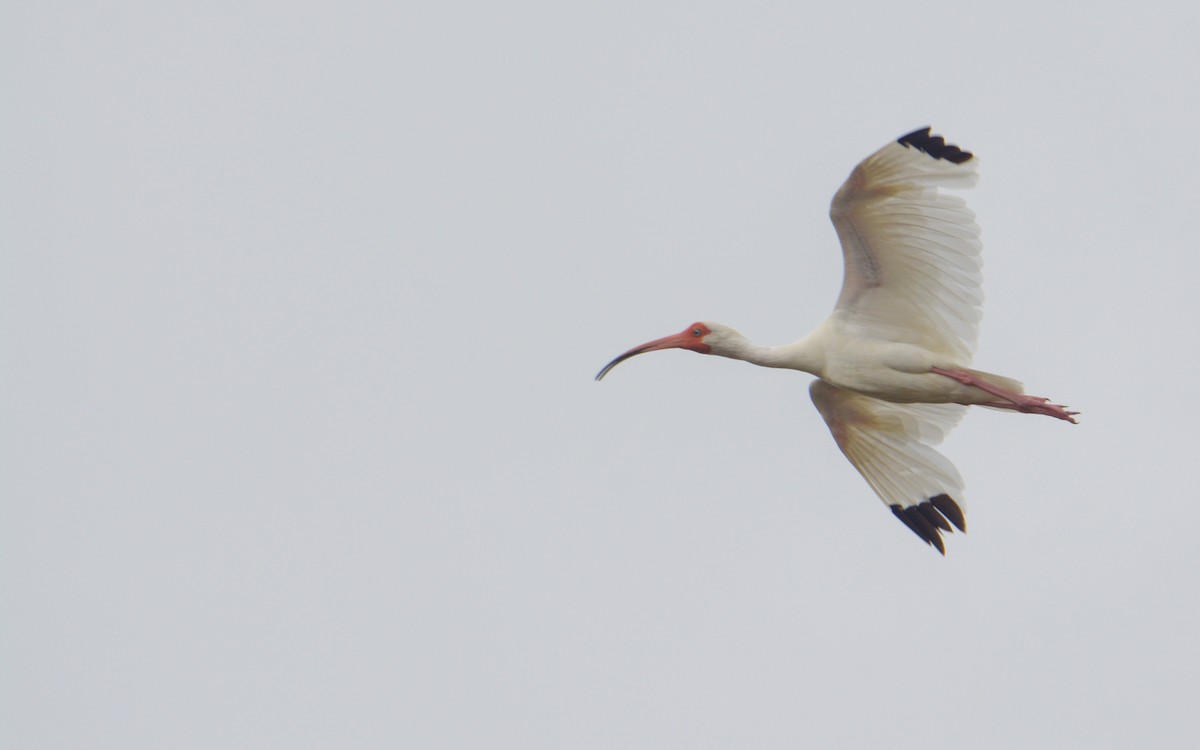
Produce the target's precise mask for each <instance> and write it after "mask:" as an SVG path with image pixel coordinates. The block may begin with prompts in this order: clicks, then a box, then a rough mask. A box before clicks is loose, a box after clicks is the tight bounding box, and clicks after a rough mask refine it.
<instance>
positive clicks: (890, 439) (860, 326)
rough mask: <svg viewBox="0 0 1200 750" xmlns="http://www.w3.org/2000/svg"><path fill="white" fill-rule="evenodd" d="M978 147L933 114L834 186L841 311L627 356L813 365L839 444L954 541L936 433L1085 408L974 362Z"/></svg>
mask: <svg viewBox="0 0 1200 750" xmlns="http://www.w3.org/2000/svg"><path fill="white" fill-rule="evenodd" d="M977 164H978V160H977V159H975V157H974V155H972V154H971V153H970V152H967V151H963V150H961V149H959V148H958V147H957V146H952V145H948V144H946V143H945V141H944V140H943V139H942V138H941V137H940V136H935V135H931V134H930V130H929V128H923V129H921V130H917V131H914V132H912V133H909V134H907V135H905V136H902V137H901V138H899V139H898V140H897V141H895V142H893V143H889V144H888V145H886V146H884V147H883V148H881V149H880V150H879V151H877V152H875V153H874V154H872V155H871V156H869V157H867V158H866V159H864V160H863V161H862V162H861V163H860V164H859V165H858V166H856V167H855V168H854V171H852V172H851V173H850V177H849V178H847V180H846V182H845V183H843V184H842V186H841V188H840V189H839V190H838V192H837V194H836V195H835V196H834V199H833V204H832V206H831V207H830V212H829V213H830V218H831V219H832V220H833V224H834V227H835V228H836V229H837V234H838V237H839V239H840V240H841V243H842V252H843V256H844V259H845V276H844V278H843V283H842V291H841V294H840V295H839V296H838V300H837V303H836V305H835V306H834V310H833V313H832V314H831V315H830V316H829V317H828V318H827V319H826V320H825V322H824V323H822V324H821V325H820V326H818V327H817V329H816V330H814V331H813V332H812V333H810V334H809V335H808V336H805V337H804V338H802V339H800V340H799V341H797V342H795V343H792V344H786V345H783V346H775V347H764V346H759V345H757V344H753V343H751V342H750V341H748V340H747V339H746V338H745V337H743V336H742V335H741V334H739V333H738V332H737V331H735V330H733V329H731V328H729V327H728V326H724V325H721V324H719V323H694V324H692V325H691V326H688V328H687V329H685V330H684V331H682V332H681V333H678V334H674V335H672V336H667V337H665V338H662V339H657V340H655V341H651V342H649V343H647V344H643V345H642V346H639V347H635V348H633V349H630V350H629V351H627V352H625V353H624V354H622V355H621V356H619V357H617V358H616V359H614V360H613V361H612V362H610V363H609V364H608V365H607V366H605V367H604V369H602V370H601V371H600V373H599V374H598V375H597V376H596V379H597V380H599V379H601V378H603V377H604V376H605V375H606V374H607V373H608V371H609V370H611V369H612V368H613V367H614V366H616V365H617V364H618V363H620V362H622V361H624V360H625V359H628V358H629V357H632V356H634V355H637V354H642V353H644V352H648V351H655V350H660V349H672V348H682V349H690V350H692V351H696V352H700V353H703V354H717V355H720V356H724V357H731V358H734V359H741V360H745V361H748V362H752V363H754V364H758V365H762V366H765V367H785V368H790V369H795V370H802V371H804V372H808V373H812V374H813V375H816V376H817V377H818V378H819V379H818V380H816V381H814V382H813V384H812V386H811V388H810V393H811V395H812V399H813V403H814V404H815V405H816V407H817V410H818V411H819V412H820V413H821V416H822V417H823V418H824V419H825V422H826V424H827V425H829V430H830V432H831V433H832V434H833V437H834V440H836V441H837V444H838V447H839V448H841V450H842V452H843V453H844V454H845V455H846V457H847V458H848V459H849V460H850V462H851V463H852V464H853V465H854V466H855V468H857V469H858V470H859V472H860V473H862V475H863V477H864V478H865V479H866V480H867V483H868V484H869V485H870V486H871V488H872V489H874V490H875V493H876V494H877V495H879V497H880V498H881V499H882V500H883V502H884V503H886V504H887V505H888V506H889V507H890V508H891V510H892V512H893V513H894V514H895V515H896V516H897V517H898V518H899V519H900V520H901V521H903V522H904V523H905V525H907V526H908V527H909V528H910V529H912V531H913V532H914V533H915V534H917V536H919V537H921V539H923V540H924V541H926V542H927V543H928V544H930V545H933V546H934V547H936V548H937V549H938V550H939V551H940V552H942V553H943V554H944V553H945V546H944V544H943V541H942V537H941V532H943V531H945V532H949V531H951V530H952V529H951V524H953V526H954V527H957V528H958V529H959V530H961V531H965V530H966V521H965V517H964V515H963V512H962V506H963V494H962V493H963V482H962V477H960V476H959V473H958V471H957V470H956V469H955V468H954V466H953V464H951V463H950V461H949V460H948V459H946V457H945V456H943V455H942V454H940V453H938V452H937V451H936V450H934V448H933V447H932V446H934V445H937V444H938V443H940V442H941V440H942V438H943V437H944V436H945V435H946V433H948V432H949V431H950V430H951V429H953V427H954V426H955V425H956V424H957V423H958V421H959V420H960V419H962V417H963V415H964V413H965V412H966V406H967V405H972V404H977V405H983V406H990V407H995V408H999V409H1011V410H1016V411H1021V412H1026V413H1034V414H1045V415H1047V416H1052V417H1056V418H1058V419H1064V420H1067V421H1070V422H1074V421H1075V420H1074V418H1073V417H1074V414H1076V412H1070V411H1067V410H1066V409H1065V408H1064V407H1062V406H1060V405H1057V404H1051V403H1049V401H1048V400H1047V399H1044V398H1040V397H1037V396H1028V395H1025V393H1024V389H1023V388H1022V386H1021V384H1020V383H1019V382H1018V381H1016V380H1012V379H1011V378H1006V377H1003V376H1000V375H994V374H992V373H987V372H982V371H979V370H973V369H970V364H971V357H972V354H973V352H974V350H975V343H976V338H977V335H978V331H979V321H980V318H981V311H980V308H981V305H982V302H983V293H982V290H981V287H980V267H981V262H980V257H979V254H980V250H981V247H982V245H981V243H980V241H979V227H978V226H977V225H976V224H975V216H974V214H973V213H971V211H970V209H968V208H967V206H966V204H965V203H964V202H963V200H962V199H961V198H958V197H957V196H952V195H946V194H945V193H943V192H941V188H967V187H971V186H972V185H974V184H975V180H976V172H975V169H976V166H977Z"/></svg>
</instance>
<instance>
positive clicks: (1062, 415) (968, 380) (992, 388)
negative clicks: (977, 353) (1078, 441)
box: [930, 367, 1079, 424]
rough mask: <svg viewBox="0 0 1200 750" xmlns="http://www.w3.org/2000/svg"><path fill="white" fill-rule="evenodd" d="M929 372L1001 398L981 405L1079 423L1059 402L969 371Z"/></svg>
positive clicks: (1074, 412)
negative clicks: (1001, 400) (1021, 390)
mask: <svg viewBox="0 0 1200 750" xmlns="http://www.w3.org/2000/svg"><path fill="white" fill-rule="evenodd" d="M930 372H933V373H936V374H938V375H944V376H945V377H948V378H950V379H952V380H957V381H958V382H960V383H962V384H963V385H969V386H972V387H975V388H978V389H979V390H981V391H986V392H987V393H990V394H992V395H993V396H996V397H997V398H1000V399H1003V402H1001V403H990V404H981V406H993V407H996V408H997V409H1013V410H1014V411H1019V412H1024V413H1026V414H1045V415H1046V416H1048V417H1054V418H1056V419H1065V420H1066V421H1068V422H1070V423H1071V424H1079V423H1078V422H1076V421H1075V415H1076V414H1078V413H1079V412H1077V411H1067V407H1065V406H1062V405H1060V404H1052V403H1050V399H1048V398H1042V397H1041V396H1027V395H1025V394H1024V393H1016V392H1014V391H1010V390H1008V389H1007V388H1001V387H1000V386H998V385H995V384H994V383H989V382H987V381H985V380H981V379H980V378H977V377H975V376H974V375H972V374H971V373H969V372H963V371H962V370H943V369H942V368H940V367H931V368H930Z"/></svg>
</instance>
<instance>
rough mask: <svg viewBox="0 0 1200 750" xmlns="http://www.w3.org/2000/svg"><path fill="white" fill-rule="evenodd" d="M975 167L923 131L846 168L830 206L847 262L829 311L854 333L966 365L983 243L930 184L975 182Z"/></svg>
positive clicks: (959, 205) (954, 204) (966, 155)
mask: <svg viewBox="0 0 1200 750" xmlns="http://www.w3.org/2000/svg"><path fill="white" fill-rule="evenodd" d="M977 163H978V159H976V158H975V157H974V155H972V154H971V153H970V152H968V151H963V150H961V149H959V148H958V147H957V146H952V145H948V144H947V143H946V142H945V141H944V140H943V139H942V138H941V136H936V135H930V132H929V128H923V129H922V130H917V131H914V132H912V133H909V134H908V135H906V136H903V137H902V138H900V139H899V140H897V141H896V142H895V143H889V144H888V145H886V146H884V147H883V148H881V149H879V150H878V151H876V152H875V153H874V154H872V155H871V156H869V157H867V158H866V159H864V160H863V161H862V163H860V164H859V165H858V166H857V167H855V168H854V171H853V172H851V173H850V177H849V178H848V179H847V180H846V182H845V183H843V184H842V187H841V189H839V190H838V192H837V195H835V196H834V198H833V204H832V206H831V207H830V210H829V215H830V218H831V219H833V225H834V227H835V228H836V229H837V233H838V237H839V238H840V239H841V241H842V252H843V255H844V256H845V264H846V267H845V277H844V279H843V282H842V293H841V296H839V297H838V301H837V305H836V307H835V309H834V317H836V318H839V319H840V321H841V322H842V323H844V324H846V325H848V326H849V327H850V328H851V330H852V331H853V332H855V333H856V334H858V335H861V336H865V337H870V338H878V339H883V340H887V341H896V342H903V343H909V344H916V345H918V346H922V347H924V348H926V349H930V350H932V351H935V352H940V353H944V354H947V355H950V356H952V357H953V358H954V359H955V360H956V361H957V362H958V363H959V364H961V365H967V364H969V363H970V360H971V355H972V353H973V352H974V349H975V339H976V337H977V335H978V330H979V320H980V318H981V317H982V316H981V312H980V306H981V305H982V303H983V291H982V289H981V288H980V273H979V269H980V267H981V262H980V258H979V251H980V249H981V248H982V243H980V241H979V227H978V226H977V225H976V224H975V215H974V214H973V213H971V211H970V209H968V208H967V206H966V204H965V203H964V202H963V201H962V199H960V198H957V197H954V196H950V195H944V194H942V193H941V192H940V191H939V190H938V188H939V187H958V188H966V187H970V186H972V185H974V184H975V180H976V179H977V176H976V174H975V166H976V164H977Z"/></svg>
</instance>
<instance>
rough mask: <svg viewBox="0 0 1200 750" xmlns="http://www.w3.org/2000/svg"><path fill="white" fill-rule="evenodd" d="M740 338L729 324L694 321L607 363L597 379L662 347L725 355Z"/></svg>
mask: <svg viewBox="0 0 1200 750" xmlns="http://www.w3.org/2000/svg"><path fill="white" fill-rule="evenodd" d="M739 339H741V335H740V334H738V332H737V331H735V330H733V329H732V328H730V327H729V326H723V325H721V324H720V323H692V324H691V325H690V326H688V327H687V328H685V329H683V330H682V331H680V332H679V333H673V334H671V335H670V336H664V337H663V338H661V339H655V340H654V341H650V342H648V343H645V344H642V345H641V346H635V347H634V348H632V349H630V350H629V351H627V352H625V353H624V354H622V355H621V356H619V357H617V358H616V359H614V360H613V361H612V362H609V363H608V364H607V365H605V366H604V369H603V370H601V371H600V372H599V373H598V374H597V375H596V380H600V379H601V378H603V377H604V376H605V375H607V374H608V371H609V370H611V369H612V368H614V367H616V366H617V365H619V364H621V363H622V362H624V361H625V360H627V359H629V358H630V357H633V356H635V355H638V354H645V353H646V352H656V351H658V350H660V349H690V350H691V351H694V352H699V353H700V354H721V355H724V354H725V353H726V350H727V349H729V347H730V345H731V344H732V342H734V341H736V340H739Z"/></svg>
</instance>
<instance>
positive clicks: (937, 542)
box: [809, 380, 967, 554]
mask: <svg viewBox="0 0 1200 750" xmlns="http://www.w3.org/2000/svg"><path fill="white" fill-rule="evenodd" d="M809 393H810V395H811V396H812V400H813V403H814V404H815V405H816V407H817V411H819V412H820V413H821V416H822V417H823V418H824V419H825V423H826V424H827V425H828V426H829V431H830V432H831V433H833V438H834V440H835V441H837V444H838V447H839V448H841V449H842V453H844V454H845V455H846V458H848V459H849V460H850V463H851V464H853V465H854V468H856V469H858V471H859V473H860V474H862V475H863V478H864V479H866V480H867V484H869V485H871V489H873V490H875V494H877V495H879V498H880V499H881V500H883V502H884V504H885V505H887V506H888V507H890V508H891V509H892V512H893V513H894V514H896V516H897V517H898V518H900V520H901V521H903V522H904V523H905V525H906V526H908V527H909V528H910V529H912V530H913V532H914V533H916V534H917V536H919V537H921V539H923V540H924V541H925V542H926V543H927V544H930V545H932V546H934V547H936V548H937V549H938V550H939V551H940V552H942V553H943V554H945V551H946V550H945V546H944V545H943V543H942V537H941V534H940V530H945V531H950V527H949V525H948V524H945V523H944V522H943V523H941V524H939V523H937V522H936V521H933V522H932V523H931V519H930V514H933V515H934V516H937V517H944V518H946V519H948V520H949V521H950V522H951V523H953V524H954V525H955V526H957V527H958V529H959V530H960V531H965V530H966V523H965V521H964V519H963V515H962V497H963V481H962V476H960V475H959V473H958V470H957V469H955V468H954V464H952V463H950V461H949V459H947V458H946V457H945V456H943V455H942V454H941V453H939V452H937V451H936V450H934V448H933V447H932V446H934V445H937V444H938V443H940V442H941V441H942V439H943V438H944V437H945V436H946V434H947V433H949V432H950V430H952V429H953V428H954V426H955V425H956V424H958V422H959V420H960V419H962V417H963V414H965V413H966V410H967V407H965V406H961V405H959V404H896V403H892V402H890V401H881V400H879V399H877V398H871V397H870V396H864V395H862V394H859V393H854V392H853V391H847V390H845V389H842V388H837V387H836V386H833V385H830V384H829V383H826V382H825V381H824V380H815V381H813V384H812V386H811V387H810V388H809Z"/></svg>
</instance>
